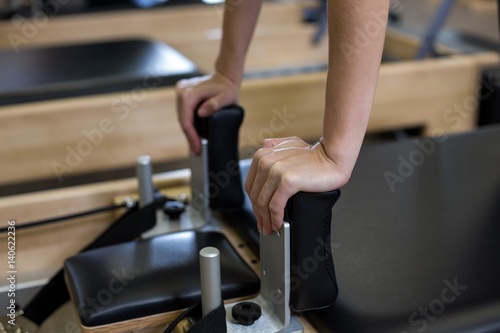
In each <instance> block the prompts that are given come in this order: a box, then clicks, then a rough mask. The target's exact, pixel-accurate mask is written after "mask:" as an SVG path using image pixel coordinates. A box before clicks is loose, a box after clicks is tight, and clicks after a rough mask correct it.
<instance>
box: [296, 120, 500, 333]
mask: <svg viewBox="0 0 500 333" xmlns="http://www.w3.org/2000/svg"><path fill="white" fill-rule="evenodd" d="M391 184H392V185H391ZM342 192H343V195H342V198H341V199H340V200H339V201H338V203H337V204H336V206H335V209H334V210H333V221H334V222H333V225H332V237H333V238H332V239H333V241H332V246H333V257H334V262H335V268H336V273H337V282H338V288H339V295H338V298H337V301H336V303H335V305H334V306H333V307H330V308H328V309H326V310H319V311H312V312H309V313H306V317H307V318H308V319H309V320H310V321H311V322H312V324H313V325H314V326H315V327H316V328H317V329H318V330H319V332H322V333H328V332H334V333H347V332H349V333H356V332H363V333H364V332H370V333H392V332H394V333H417V332H418V333H422V332H425V333H472V332H474V333H475V332H481V333H490V332H491V333H492V332H500V128H499V127H496V128H490V129H484V130H480V131H477V132H473V133H467V134H461V135H454V136H449V137H446V138H440V139H436V140H433V139H425V138H422V139H418V140H413V139H412V140H405V141H401V142H396V143H387V144H373V145H367V146H365V147H364V148H363V149H362V151H361V154H360V156H359V160H358V163H357V165H356V167H355V170H354V173H353V175H352V177H351V180H350V182H349V183H348V184H347V186H345V187H344V188H343V189H342Z"/></svg>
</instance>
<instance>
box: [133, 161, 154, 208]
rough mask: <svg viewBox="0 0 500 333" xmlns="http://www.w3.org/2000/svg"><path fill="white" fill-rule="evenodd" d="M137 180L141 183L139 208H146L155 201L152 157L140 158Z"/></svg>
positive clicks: (137, 166) (137, 164) (137, 165)
mask: <svg viewBox="0 0 500 333" xmlns="http://www.w3.org/2000/svg"><path fill="white" fill-rule="evenodd" d="M136 172H137V180H138V181H139V207H141V208H142V207H145V206H147V205H149V204H150V203H152V202H153V201H154V187H153V171H152V168H151V157H150V156H148V155H143V156H139V157H138V158H137V163H136Z"/></svg>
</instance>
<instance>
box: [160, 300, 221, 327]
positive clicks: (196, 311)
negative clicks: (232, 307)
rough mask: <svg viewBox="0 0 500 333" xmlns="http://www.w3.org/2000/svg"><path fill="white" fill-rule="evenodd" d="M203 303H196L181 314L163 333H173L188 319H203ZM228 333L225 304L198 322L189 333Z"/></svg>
mask: <svg viewBox="0 0 500 333" xmlns="http://www.w3.org/2000/svg"><path fill="white" fill-rule="evenodd" d="M201 310H202V309H201V302H200V303H196V304H194V305H192V306H190V307H189V308H187V309H186V311H184V312H183V313H181V314H180V315H179V316H178V317H177V318H176V319H175V320H174V321H173V322H171V323H170V325H168V327H167V328H166V329H165V331H163V333H172V332H173V331H174V329H175V327H176V326H177V325H178V324H179V323H180V322H181V321H182V320H184V319H186V318H188V317H193V318H200V317H201ZM225 332H227V326H226V309H225V308H224V302H221V304H220V305H219V306H218V307H217V308H216V309H214V310H213V311H211V312H210V313H208V314H207V315H206V316H204V317H203V318H201V319H200V320H198V321H197V322H196V324H195V325H194V326H193V327H191V328H190V329H189V331H188V332H187V333H225Z"/></svg>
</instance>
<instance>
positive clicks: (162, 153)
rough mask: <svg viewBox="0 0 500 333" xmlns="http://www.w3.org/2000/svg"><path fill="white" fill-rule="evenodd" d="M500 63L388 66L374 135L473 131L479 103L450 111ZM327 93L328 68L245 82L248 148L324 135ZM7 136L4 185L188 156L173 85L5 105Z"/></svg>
mask: <svg viewBox="0 0 500 333" xmlns="http://www.w3.org/2000/svg"><path fill="white" fill-rule="evenodd" d="M497 63H498V56H497V55H495V54H493V53H487V54H479V55H467V56H466V55H463V56H453V57H448V58H442V59H437V60H436V59H430V60H425V61H422V62H400V63H395V64H384V65H382V67H381V70H380V78H379V86H378V89H377V94H376V99H375V104H374V107H373V112H372V118H371V121H370V124H369V131H370V132H374V131H379V130H388V129H394V128H402V127H407V126H424V127H426V133H431V134H432V132H433V131H435V130H436V129H437V128H440V129H442V130H444V131H447V132H449V131H457V130H466V129H468V128H471V127H472V126H473V121H472V119H473V115H472V114H473V113H475V112H476V110H475V109H474V110H470V113H471V117H467V118H466V119H465V118H464V119H463V122H461V123H460V124H455V123H454V122H453V123H452V122H446V120H444V117H445V116H446V115H445V113H446V112H447V109H448V108H452V107H453V106H454V104H457V103H458V104H463V103H465V102H469V103H472V102H471V99H470V98H469V96H474V94H475V91H476V88H477V86H478V84H477V77H478V74H479V71H480V68H481V67H482V66H485V65H492V64H497ZM324 94H325V73H314V74H300V75H293V76H286V77H274V78H268V79H256V80H248V81H245V82H244V84H243V87H242V91H241V99H240V101H241V104H242V105H243V106H244V107H245V109H246V111H247V112H246V118H245V122H244V125H243V127H242V130H241V132H240V148H241V149H242V150H244V151H247V150H252V149H255V148H256V147H257V146H258V145H260V143H261V142H262V140H263V139H264V138H266V137H271V136H274V137H280V136H288V135H299V136H302V137H304V138H310V139H316V138H318V137H319V136H320V135H321V121H322V113H323V107H324V106H323V101H324ZM467 98H468V100H467ZM469 108H470V107H469ZM448 118H450V117H448ZM0 140H1V142H5V143H8V144H4V145H2V146H0V156H2V158H3V159H4V161H5V163H2V164H0V186H7V185H8V184H13V183H16V182H24V181H28V180H36V179H46V178H52V179H55V178H58V179H59V180H60V181H61V182H64V179H65V177H67V176H68V175H74V174H81V173H87V172H93V171H99V170H111V169H116V168H121V167H126V166H132V165H133V163H134V161H135V158H136V157H137V156H139V155H143V154H149V155H151V156H152V158H153V161H155V162H163V161H172V160H180V159H185V158H186V157H187V145H186V142H185V139H184V137H183V135H182V132H181V130H180V128H179V125H178V123H177V116H176V111H175V96H174V91H173V89H172V88H162V89H157V90H152V91H143V92H142V93H141V94H137V93H136V92H134V91H133V92H124V93H114V94H107V95H100V96H94V97H92V98H89V97H78V98H70V99H61V100H55V101H46V102H38V103H28V104H20V105H13V106H6V107H2V108H1V109H0Z"/></svg>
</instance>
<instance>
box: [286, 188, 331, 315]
mask: <svg viewBox="0 0 500 333" xmlns="http://www.w3.org/2000/svg"><path fill="white" fill-rule="evenodd" d="M339 197H340V190H334V191H330V192H322V193H306V192H299V193H297V194H295V195H294V196H292V197H291V198H290V199H289V200H288V203H287V206H286V208H285V221H287V222H288V223H290V289H291V292H290V306H291V308H292V309H293V310H295V311H309V310H315V309H321V308H326V307H329V306H331V305H333V303H334V302H335V300H336V299H337V295H338V287H337V280H336V277H335V268H334V265H333V257H332V244H331V223H332V208H333V206H334V205H335V203H336V202H337V200H338V199H339Z"/></svg>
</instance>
